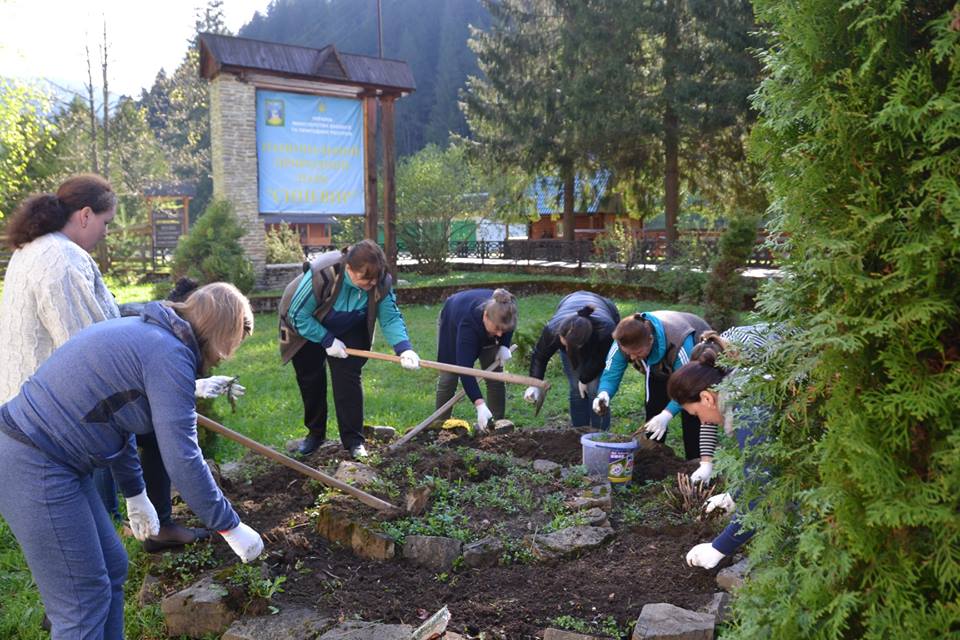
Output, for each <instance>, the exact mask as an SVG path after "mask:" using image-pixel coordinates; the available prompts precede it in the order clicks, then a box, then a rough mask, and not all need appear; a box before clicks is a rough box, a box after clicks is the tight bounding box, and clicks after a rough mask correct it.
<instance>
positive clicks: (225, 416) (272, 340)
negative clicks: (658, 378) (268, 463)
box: [215, 295, 700, 459]
mask: <svg viewBox="0 0 960 640" xmlns="http://www.w3.org/2000/svg"><path fill="white" fill-rule="evenodd" d="M558 300H559V298H558V296H556V295H536V296H526V297H524V298H523V299H522V300H521V301H520V323H519V326H518V330H517V332H516V339H515V341H516V342H526V343H527V344H532V343H533V342H535V341H536V339H537V337H538V336H539V333H538V331H539V328H540V327H542V325H543V324H544V323H545V322H546V321H547V320H549V319H550V317H551V316H552V315H553V312H554V310H555V309H556V304H557V302H558ZM615 302H616V303H617V305H618V307H619V308H620V311H621V313H623V314H626V313H633V312H635V311H648V310H654V309H678V310H685V311H692V312H694V313H698V312H700V309H698V308H696V307H690V306H682V305H669V304H663V303H659V302H654V301H630V300H616V301H615ZM402 312H403V315H404V319H405V320H406V323H407V328H408V331H409V333H410V336H411V339H412V341H413V344H414V348H415V349H416V350H417V352H418V353H419V354H420V357H421V358H425V359H430V360H433V359H435V358H436V353H437V347H436V338H437V337H436V321H437V315H438V314H439V312H440V305H439V304H435V305H406V306H404V307H403V308H402ZM276 327H277V316H276V314H259V315H258V316H257V318H256V329H255V331H254V334H253V336H252V337H250V338H249V339H247V341H246V342H244V344H243V345H242V346H241V347H240V349H239V351H238V352H237V354H236V356H235V357H234V359H233V360H231V361H227V362H224V363H222V364H221V365H220V366H219V367H218V369H217V371H216V372H217V373H220V374H225V375H233V376H239V378H240V383H241V384H243V385H244V386H245V387H246V388H247V394H246V395H245V396H244V397H243V398H242V399H241V400H240V401H239V402H238V403H237V411H236V413H230V409H229V407H228V405H227V402H226V401H225V400H217V403H216V405H215V410H216V411H217V412H218V413H219V414H220V416H221V418H222V420H223V422H224V424H225V425H226V426H228V427H230V428H231V429H234V430H236V431H239V432H241V433H243V434H244V435H246V436H248V437H251V438H253V439H254V440H257V441H259V442H262V443H264V444H268V445H273V446H278V447H279V446H282V445H283V444H284V443H285V442H286V441H287V440H289V439H291V438H297V437H302V436H303V435H304V433H305V430H304V428H303V413H302V412H303V407H302V404H301V401H300V394H299V391H298V390H297V383H296V379H295V376H294V371H293V367H292V366H291V365H287V366H280V359H279V354H278V350H277V342H276ZM373 349H374V350H376V351H381V352H387V353H393V350H392V349H391V348H390V347H389V346H388V345H387V344H386V343H384V341H383V340H382V338H381V337H380V335H379V333H378V336H377V339H376V340H375V342H374V345H373ZM507 369H508V370H509V371H514V372H516V373H522V374H526V373H527V371H528V361H526V360H523V359H521V358H520V357H517V358H514V359H513V360H512V361H511V362H510V364H509V365H508V367H507ZM436 379H437V373H436V372H435V371H432V370H428V369H420V370H418V371H406V370H404V369H403V368H401V367H400V365H398V364H393V363H389V362H383V361H376V360H373V361H369V362H368V363H367V364H366V366H365V367H364V369H363V386H364V413H365V421H366V423H367V424H370V425H389V426H392V427H395V428H397V429H398V430H399V431H401V432H402V431H406V430H407V429H409V428H411V427H413V426H414V425H416V424H417V423H419V422H420V421H422V420H423V419H424V418H426V417H427V416H429V415H430V414H431V413H432V412H433V410H434V389H435V385H436ZM547 380H548V381H549V382H550V384H551V385H552V388H551V390H550V392H549V393H548V394H547V398H546V401H545V402H544V404H543V408H542V410H541V412H540V415H539V416H534V415H533V407H532V405H529V404H527V403H525V402H523V400H522V395H523V390H524V387H522V386H519V385H508V386H507V417H508V418H510V419H511V420H513V421H514V422H515V423H516V424H517V425H518V426H519V427H521V428H531V427H541V426H544V425H548V424H549V425H558V426H559V425H563V424H568V423H569V421H568V400H567V397H568V396H567V393H568V385H567V381H566V378H565V377H564V375H563V370H562V368H561V365H560V358H559V357H554V358H552V359H551V360H550V366H549V368H548V369H547ZM481 389H483V383H481ZM643 393H644V385H643V377H642V376H641V375H640V374H639V373H638V372H635V371H633V370H628V371H627V373H626V374H625V376H624V381H623V384H622V385H621V387H620V391H619V392H618V393H617V395H616V396H615V397H614V399H613V402H612V403H611V408H612V411H613V429H614V430H615V431H620V432H629V431H632V430H634V429H636V428H637V427H638V426H639V424H640V421H641V420H642V417H643V402H644V398H643ZM327 396H328V399H327V401H328V406H329V407H330V416H331V417H330V422H329V423H328V425H327V437H328V438H336V437H337V434H338V432H337V426H336V420H335V419H334V417H333V392H332V390H331V389H330V385H329V384H328V391H327ZM453 415H454V417H457V418H463V419H465V420H470V421H473V420H474V419H475V418H476V413H475V411H474V410H473V408H472V407H471V405H470V403H469V402H468V401H462V402H461V403H459V404H458V405H457V406H456V407H455V409H454V414H453ZM671 431H677V432H678V433H677V437H678V440H677V443H678V444H679V424H678V425H677V428H676V429H671ZM239 454H240V451H239V445H234V444H233V443H221V445H220V446H219V447H218V448H217V450H216V455H217V457H218V458H221V459H229V458H233V457H236V456H237V455H239Z"/></svg>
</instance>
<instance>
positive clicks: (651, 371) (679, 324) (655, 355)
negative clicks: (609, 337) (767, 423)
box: [593, 311, 710, 460]
mask: <svg viewBox="0 0 960 640" xmlns="http://www.w3.org/2000/svg"><path fill="white" fill-rule="evenodd" d="M709 330H710V326H709V325H708V324H707V323H706V322H705V321H704V320H703V319H702V318H700V317H699V316H696V315H694V314H692V313H684V312H682V311H647V312H645V313H635V314H633V315H629V316H627V317H626V318H624V319H623V320H621V321H620V323H619V324H618V325H617V328H616V329H615V330H614V332H613V338H614V340H615V342H614V344H613V345H612V346H611V347H610V351H609V353H608V354H607V364H606V367H605V368H604V370H603V375H602V376H601V378H600V388H599V390H598V392H597V397H596V398H595V399H594V401H593V410H594V411H595V412H597V413H603V412H604V411H606V410H609V404H610V399H611V398H612V397H613V396H614V395H616V393H617V390H618V389H619V388H620V381H621V380H622V379H623V373H624V371H626V369H627V365H628V364H633V366H634V368H636V369H637V370H638V371H643V373H644V377H645V386H646V396H645V397H646V402H645V409H646V418H645V419H646V423H645V424H644V425H643V427H641V428H640V429H638V430H637V433H638V434H639V433H640V432H644V433H646V434H647V437H649V438H651V439H652V440H657V441H658V442H662V441H663V440H664V439H665V438H666V436H667V424H668V423H669V422H670V420H671V419H672V418H673V416H675V415H676V414H677V413H681V422H682V425H683V449H684V455H685V457H686V459H687V460H693V459H699V458H700V421H699V420H698V419H697V418H696V417H695V416H692V415H690V414H688V413H687V412H685V411H681V408H680V405H679V404H677V403H676V402H671V401H670V398H669V396H667V380H668V379H669V378H670V374H671V373H673V372H674V371H675V370H677V369H679V368H680V367H682V366H683V365H684V364H686V363H687V362H689V360H690V352H691V351H692V350H693V347H694V345H695V344H696V343H697V342H698V340H699V338H700V334H701V333H703V332H704V331H709Z"/></svg>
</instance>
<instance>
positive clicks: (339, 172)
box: [257, 90, 364, 215]
mask: <svg viewBox="0 0 960 640" xmlns="http://www.w3.org/2000/svg"><path fill="white" fill-rule="evenodd" d="M363 167H364V163H363V113H362V109H361V102H360V100H350V99H348V98H330V97H325V96H310V95H303V94H299V93H286V92H280V91H266V90H257V170H258V177H259V201H260V212H261V213H291V214H296V213H329V214H341V215H347V214H363V213H364V191H363Z"/></svg>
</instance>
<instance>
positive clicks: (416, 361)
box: [400, 349, 420, 370]
mask: <svg viewBox="0 0 960 640" xmlns="http://www.w3.org/2000/svg"><path fill="white" fill-rule="evenodd" d="M400 366H401V367H403V368H404V369H411V370H412V369H419V368H420V356H418V355H417V352H416V351H414V350H413V349H407V350H406V351H404V352H403V353H401V354H400Z"/></svg>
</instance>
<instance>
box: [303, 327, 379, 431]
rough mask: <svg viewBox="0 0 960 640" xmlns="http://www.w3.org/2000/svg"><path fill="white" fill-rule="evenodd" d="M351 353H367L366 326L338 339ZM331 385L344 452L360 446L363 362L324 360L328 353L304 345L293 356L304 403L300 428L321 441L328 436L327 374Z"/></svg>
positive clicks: (314, 346)
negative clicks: (359, 351) (304, 428)
mask: <svg viewBox="0 0 960 640" xmlns="http://www.w3.org/2000/svg"><path fill="white" fill-rule="evenodd" d="M337 338H339V339H340V341H341V342H343V344H344V345H346V346H347V347H350V348H352V349H369V348H370V336H369V335H368V333H367V326H366V324H359V325H357V326H356V327H354V328H352V329H350V330H349V331H347V332H346V333H344V334H343V335H339V336H337ZM324 363H326V364H327V365H329V367H330V378H331V380H332V382H333V406H334V410H335V411H336V413H337V427H338V428H339V429H340V442H342V443H343V446H344V447H346V448H347V449H350V448H352V447H355V446H357V445H360V444H363V441H364V439H363V383H362V379H361V375H360V374H361V370H362V369H363V365H365V364H366V363H367V359H366V358H357V357H355V356H349V357H347V358H330V357H327V351H326V349H324V348H323V346H321V345H320V344H318V343H316V342H307V344H305V345H303V347H302V348H301V349H300V351H298V352H297V354H296V355H295V356H293V368H294V370H295V371H296V372H297V385H298V386H299V387H300V397H301V398H302V399H303V424H304V426H305V427H306V428H307V430H308V431H309V432H310V433H313V434H316V435H318V436H320V437H321V438H326V435H327V370H326V366H324Z"/></svg>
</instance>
